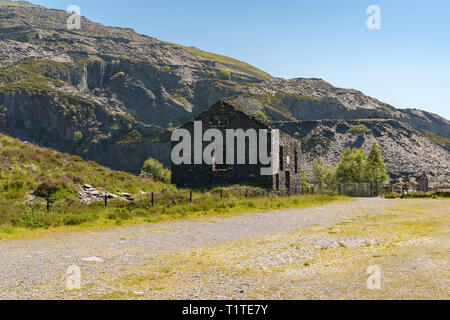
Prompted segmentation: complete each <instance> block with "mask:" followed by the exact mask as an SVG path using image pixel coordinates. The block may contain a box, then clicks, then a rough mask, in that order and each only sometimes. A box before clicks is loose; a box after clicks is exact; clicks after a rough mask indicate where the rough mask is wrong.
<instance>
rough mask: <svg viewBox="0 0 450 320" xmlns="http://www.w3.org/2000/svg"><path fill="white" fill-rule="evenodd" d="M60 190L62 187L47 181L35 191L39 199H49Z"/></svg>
mask: <svg viewBox="0 0 450 320" xmlns="http://www.w3.org/2000/svg"><path fill="white" fill-rule="evenodd" d="M59 189H60V186H59V185H57V184H56V183H53V182H50V181H46V182H43V183H41V184H40V185H39V187H38V188H37V189H36V190H35V191H34V194H35V195H36V196H38V197H42V198H45V197H48V196H50V195H52V194H54V193H55V192H56V191H58V190H59Z"/></svg>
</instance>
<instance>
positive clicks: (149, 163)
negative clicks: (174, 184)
mask: <svg viewBox="0 0 450 320" xmlns="http://www.w3.org/2000/svg"><path fill="white" fill-rule="evenodd" d="M142 172H143V173H151V174H152V175H153V179H154V180H156V181H161V182H163V183H170V179H171V174H170V171H169V170H167V169H164V167H163V165H162V163H161V162H159V161H158V160H156V159H153V158H149V159H147V160H146V161H145V162H144V166H143V167H142Z"/></svg>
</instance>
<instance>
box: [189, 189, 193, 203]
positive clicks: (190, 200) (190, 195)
mask: <svg viewBox="0 0 450 320" xmlns="http://www.w3.org/2000/svg"><path fill="white" fill-rule="evenodd" d="M189 202H190V203H192V190H191V191H190V192H189Z"/></svg>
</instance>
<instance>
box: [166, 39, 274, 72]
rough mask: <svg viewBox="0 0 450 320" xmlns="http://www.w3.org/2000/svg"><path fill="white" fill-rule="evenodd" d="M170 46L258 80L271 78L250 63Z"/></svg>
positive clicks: (184, 47)
mask: <svg viewBox="0 0 450 320" xmlns="http://www.w3.org/2000/svg"><path fill="white" fill-rule="evenodd" d="M170 44H171V45H174V46H177V47H180V48H183V49H184V50H186V51H188V52H190V53H192V54H193V55H194V56H196V57H197V58H198V59H200V60H206V61H212V62H218V63H221V64H224V65H226V66H228V67H230V68H232V69H235V70H237V71H241V72H244V73H247V74H249V75H251V76H254V77H255V78H258V79H262V80H266V79H269V78H270V75H269V74H268V73H266V72H264V71H262V70H260V69H258V68H255V67H253V66H251V65H249V64H248V63H245V62H242V61H239V60H237V59H233V58H230V57H226V56H222V55H220V54H216V53H211V52H207V51H203V50H200V49H197V48H195V47H187V46H183V45H179V44H174V43H170Z"/></svg>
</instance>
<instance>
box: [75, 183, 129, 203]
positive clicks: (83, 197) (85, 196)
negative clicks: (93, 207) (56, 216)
mask: <svg viewBox="0 0 450 320" xmlns="http://www.w3.org/2000/svg"><path fill="white" fill-rule="evenodd" d="M105 197H106V198H107V199H118V198H119V199H122V200H125V201H134V199H133V195H131V194H130V193H125V192H124V193H121V194H120V195H117V194H114V193H107V192H106V193H105V192H100V191H98V190H97V189H96V188H94V187H93V186H91V185H89V184H85V185H83V187H82V188H81V190H80V191H79V195H78V200H80V201H81V202H83V203H86V204H90V203H93V202H100V201H105Z"/></svg>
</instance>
